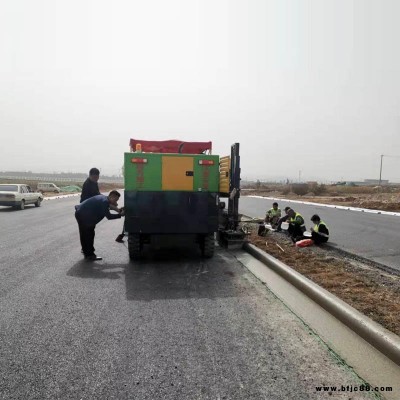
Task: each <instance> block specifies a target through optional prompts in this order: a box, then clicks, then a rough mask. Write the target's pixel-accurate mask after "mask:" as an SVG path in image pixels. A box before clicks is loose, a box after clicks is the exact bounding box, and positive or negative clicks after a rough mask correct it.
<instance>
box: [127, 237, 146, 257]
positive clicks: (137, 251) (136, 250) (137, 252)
mask: <svg viewBox="0 0 400 400" xmlns="http://www.w3.org/2000/svg"><path fill="white" fill-rule="evenodd" d="M142 247H143V244H142V241H141V238H140V234H138V233H130V234H129V235H128V251H129V258H130V259H131V260H139V259H140V256H141V253H142Z"/></svg>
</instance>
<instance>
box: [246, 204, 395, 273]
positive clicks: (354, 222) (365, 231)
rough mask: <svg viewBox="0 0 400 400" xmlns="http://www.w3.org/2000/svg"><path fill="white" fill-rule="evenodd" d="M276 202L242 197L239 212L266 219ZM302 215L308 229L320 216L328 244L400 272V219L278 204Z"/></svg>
mask: <svg viewBox="0 0 400 400" xmlns="http://www.w3.org/2000/svg"><path fill="white" fill-rule="evenodd" d="M272 202H273V200H267V199H261V198H254V197H245V196H243V197H241V198H240V212H241V213H243V214H245V215H248V216H251V217H264V216H265V212H266V210H268V209H270V208H271V207H272ZM279 203H280V204H279V208H280V209H281V210H282V213H283V212H284V211H283V209H284V208H285V207H286V206H289V207H291V208H293V209H294V210H295V211H297V212H299V213H300V214H301V215H302V216H303V217H304V219H305V221H306V227H307V230H310V227H311V226H313V223H312V222H311V221H310V218H311V216H312V215H313V214H318V215H319V216H320V217H321V219H322V220H323V221H324V222H326V224H327V225H328V227H329V231H330V238H329V243H330V244H331V245H334V246H335V247H337V248H339V249H342V250H345V251H348V252H350V253H354V254H356V255H358V256H361V257H364V258H367V259H370V260H372V261H375V262H378V263H381V264H384V265H387V266H389V267H391V268H394V269H396V270H398V271H400V246H399V245H400V229H399V227H400V217H398V216H392V215H384V214H371V213H368V212H360V211H351V210H342V209H335V208H328V207H324V206H316V205H307V204H299V203H293V202H287V203H285V202H283V201H280V202H279Z"/></svg>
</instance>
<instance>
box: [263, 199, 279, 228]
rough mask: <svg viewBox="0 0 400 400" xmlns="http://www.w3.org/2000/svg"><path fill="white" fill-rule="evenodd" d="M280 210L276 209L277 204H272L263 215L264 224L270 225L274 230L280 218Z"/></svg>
mask: <svg viewBox="0 0 400 400" xmlns="http://www.w3.org/2000/svg"><path fill="white" fill-rule="evenodd" d="M281 215H282V212H281V209H280V208H278V203H276V202H275V203H272V208H270V209H269V210H268V211H267V213H266V215H265V223H266V224H271V226H272V228H274V229H275V228H276V226H277V224H278V221H279V218H280V217H281Z"/></svg>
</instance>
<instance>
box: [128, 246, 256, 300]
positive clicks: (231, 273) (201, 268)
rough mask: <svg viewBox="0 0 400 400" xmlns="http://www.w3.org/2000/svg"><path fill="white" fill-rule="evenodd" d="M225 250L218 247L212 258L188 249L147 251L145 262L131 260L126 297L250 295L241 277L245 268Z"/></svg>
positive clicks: (132, 298)
mask: <svg viewBox="0 0 400 400" xmlns="http://www.w3.org/2000/svg"><path fill="white" fill-rule="evenodd" d="M223 252H224V250H222V249H219V250H217V251H216V252H215V255H214V257H213V258H210V259H204V258H202V257H201V256H200V255H197V253H195V252H189V250H187V249H186V250H185V249H175V250H174V252H173V253H172V252H168V251H166V252H160V251H158V252H157V253H156V254H153V255H149V254H147V255H146V258H144V259H143V260H142V261H132V262H131V263H130V264H129V265H127V266H126V269H125V283H126V297H127V299H128V300H133V301H152V300H165V299H171V300H172V299H188V298H193V299H198V298H207V299H216V298H222V297H239V296H246V295H248V293H249V292H250V291H249V290H247V289H248V288H246V287H245V285H246V283H245V282H246V280H243V279H241V275H243V274H244V269H243V268H242V267H241V266H240V264H239V263H238V262H237V261H236V260H235V259H234V258H232V260H231V261H232V262H230V263H227V262H226V255H223Z"/></svg>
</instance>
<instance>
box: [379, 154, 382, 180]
mask: <svg viewBox="0 0 400 400" xmlns="http://www.w3.org/2000/svg"><path fill="white" fill-rule="evenodd" d="M382 161H383V154H381V168H380V170H379V186H381V182H382Z"/></svg>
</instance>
